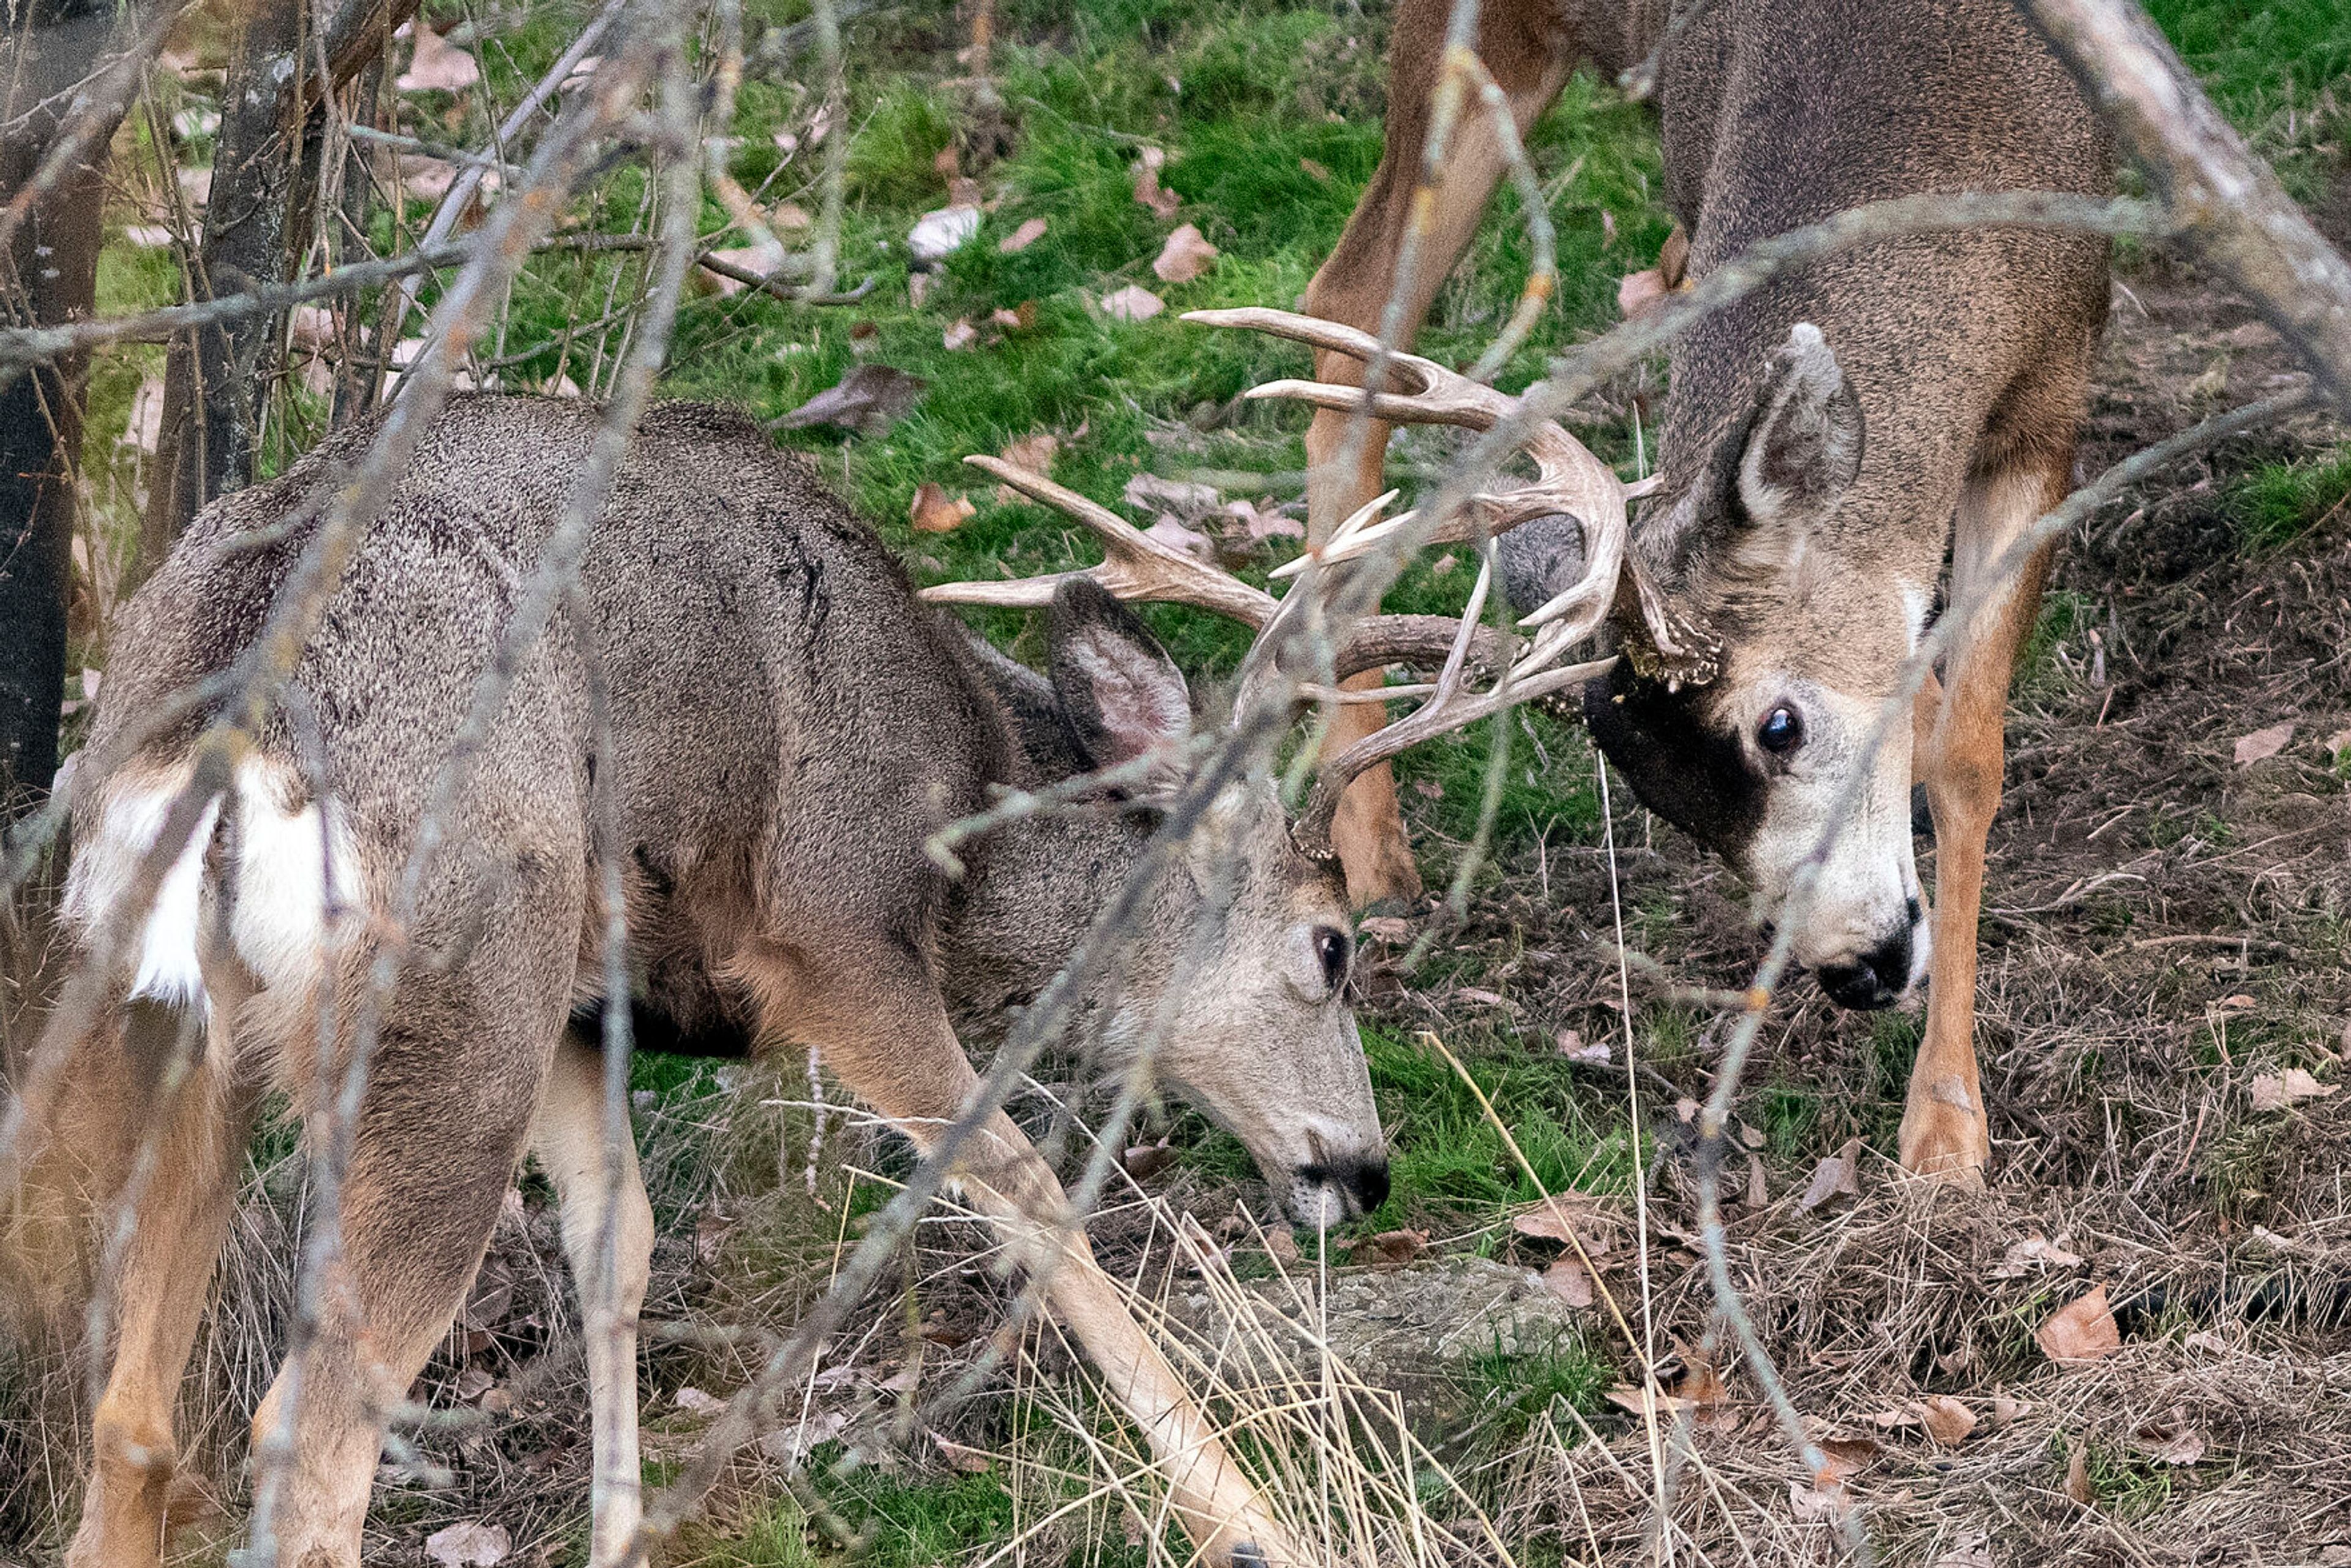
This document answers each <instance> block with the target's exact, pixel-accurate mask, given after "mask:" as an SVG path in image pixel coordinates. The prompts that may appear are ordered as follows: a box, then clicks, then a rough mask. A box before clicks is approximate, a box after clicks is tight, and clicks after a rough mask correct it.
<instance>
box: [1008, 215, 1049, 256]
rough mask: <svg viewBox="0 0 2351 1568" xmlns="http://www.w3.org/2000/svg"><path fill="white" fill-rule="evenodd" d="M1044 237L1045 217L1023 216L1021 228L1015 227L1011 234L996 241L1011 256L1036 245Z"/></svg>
mask: <svg viewBox="0 0 2351 1568" xmlns="http://www.w3.org/2000/svg"><path fill="white" fill-rule="evenodd" d="M1044 237H1045V220H1044V219H1042V218H1023V219H1022V220H1021V221H1020V226H1019V228H1017V229H1014V230H1013V231H1012V232H1011V233H1010V234H1008V235H1005V236H1004V237H1003V238H1002V239H1000V240H998V241H997V242H996V248H997V249H998V250H1000V251H1002V252H1003V253H1004V254H1005V255H1007V256H1010V255H1012V254H1014V253H1015V252H1017V251H1024V250H1027V249H1028V248H1029V246H1032V245H1035V244H1036V243H1037V242H1038V241H1039V240H1040V239H1043V238H1044Z"/></svg>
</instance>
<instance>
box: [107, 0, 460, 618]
mask: <svg viewBox="0 0 2351 1568" xmlns="http://www.w3.org/2000/svg"><path fill="white" fill-rule="evenodd" d="M415 9H416V0H344V3H343V4H341V5H324V6H319V7H317V8H316V12H315V14H316V15H319V16H323V17H324V18H325V19H324V20H323V21H322V22H320V23H319V25H320V26H323V28H324V29H325V33H326V37H325V38H324V40H323V46H322V44H321V41H320V40H319V39H318V38H315V37H312V36H311V35H310V34H309V32H308V30H307V28H308V22H309V19H310V17H311V16H313V15H314V12H313V9H312V8H311V7H309V6H308V5H305V4H304V3H303V0H257V3H256V4H253V5H248V6H246V7H244V8H241V9H240V10H238V11H237V12H236V13H235V15H236V16H238V17H239V22H240V26H239V30H238V33H237V35H236V38H235V45H234V47H233V48H232V50H231V54H230V58H229V67H228V76H227V80H226V83H225V89H224V91H223V93H222V108H221V129H220V141H219V144H218V147H217V150H216V152H215V153H214V161H213V178H212V189H211V192H210V196H209V199H208V200H207V202H206V204H205V210H204V239H203V243H202V244H201V245H200V246H198V247H197V255H196V262H195V267H194V274H195V279H196V285H195V287H196V292H197V294H198V296H199V297H200V298H222V297H223V296H225V295H231V294H239V293H243V292H244V291H245V290H246V289H249V288H251V287H254V286H255V285H256V284H262V283H280V282H285V281H287V280H288V279H290V278H292V277H294V276H295V272H296V268H297V267H298V264H299V262H300V260H301V257H302V256H303V255H304V254H305V253H306V252H307V250H308V246H309V241H310V238H311V235H312V232H313V231H312V227H311V224H312V219H313V216H314V213H313V209H314V207H315V206H316V196H317V191H318V171H319V158H320V156H321V155H322V145H323V142H324V141H325V135H326V129H327V128H326V121H325V106H326V101H327V99H329V98H330V97H331V95H332V94H333V93H334V92H335V91H337V90H338V89H340V88H341V87H343V86H344V85H345V84H346V83H348V82H349V81H350V79H351V78H353V77H354V76H356V75H358V74H359V73H360V71H361V70H363V69H366V68H368V67H369V66H370V64H371V62H373V61H375V60H377V59H379V58H381V57H382V55H383V54H384V52H385V45H386V44H387V42H388V41H389V40H390V38H391V37H392V30H393V29H394V28H396V27H397V26H400V24H401V23H402V22H403V21H405V20H407V19H408V17H409V16H412V15H413V13H414V11H415ZM321 53H323V54H324V55H325V56H326V57H327V64H328V75H329V79H328V80H327V81H326V82H324V83H321V82H320V81H319V72H318V60H319V55H320V54H321ZM284 343H285V323H284V319H283V318H282V317H277V316H268V317H260V316H254V317H246V318H245V319H241V320H238V321H235V322H232V323H227V324H224V325H223V326H220V327H216V328H211V329H204V330H200V331H197V332H193V333H191V334H188V335H187V336H185V337H182V338H179V339H175V340H173V341H172V347H171V350H170V353H169V356H168V358H167V360H166V363H165V369H164V377H163V427H162V438H161V441H160V442H159V444H158V445H157V448H156V454H155V483H154V486H153V487H152V490H151V491H150V493H149V497H148V503H147V516H146V518H145V527H144V528H143V529H142V531H141V540H140V546H141V549H140V555H141V571H144V570H149V569H150V568H152V564H153V563H154V562H156V561H159V560H161V559H162V558H163V555H164V552H165V551H167V550H169V549H171V547H172V540H173V539H175V538H178V537H179V534H180V530H181V529H182V528H184V527H186V526H187V522H188V519H189V518H191V517H194V516H195V515H196V513H197V512H199V511H201V510H202V509H203V508H204V504H205V503H206V502H207V501H210V500H212V499H213V498H214V497H216V496H222V495H225V494H227V493H228V492H229V491H231V490H237V489H242V488H244V487H245V486H246V485H249V484H251V483H252V482H253V479H254V463H255V459H256V456H257V455H258V452H259V445H260V439H261V413H262V400H263V398H264V396H265V395H266V391H267V389H268V387H269V385H270V384H271V382H273V381H274V380H275V379H276V377H277V371H278V368H279V361H280V359H281V357H282V349H283V346H284Z"/></svg>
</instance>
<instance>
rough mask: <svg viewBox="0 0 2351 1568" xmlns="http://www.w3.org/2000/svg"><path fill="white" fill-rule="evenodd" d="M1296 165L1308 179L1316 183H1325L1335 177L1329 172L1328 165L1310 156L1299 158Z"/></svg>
mask: <svg viewBox="0 0 2351 1568" xmlns="http://www.w3.org/2000/svg"><path fill="white" fill-rule="evenodd" d="M1298 167H1299V168H1300V169H1301V170H1302V171H1304V172H1305V174H1306V177H1307V178H1308V179H1310V180H1312V181H1314V182H1315V183H1318V184H1323V185H1327V184H1329V183H1331V182H1332V179H1334V178H1335V177H1336V176H1334V175H1333V174H1332V172H1331V170H1330V168H1329V166H1328V165H1326V164H1322V163H1317V162H1315V161H1314V160H1313V159H1311V158H1301V159H1300V160H1299V161H1298Z"/></svg>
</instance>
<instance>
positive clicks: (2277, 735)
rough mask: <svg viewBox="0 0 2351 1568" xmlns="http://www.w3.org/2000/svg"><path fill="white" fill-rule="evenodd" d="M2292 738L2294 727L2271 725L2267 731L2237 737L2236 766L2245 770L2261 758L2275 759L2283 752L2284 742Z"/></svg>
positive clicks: (2258, 730) (2260, 730)
mask: <svg viewBox="0 0 2351 1568" xmlns="http://www.w3.org/2000/svg"><path fill="white" fill-rule="evenodd" d="M2293 738H2294V726H2293V725H2292V724H2291V723H2287V724H2273V725H2272V726H2270V727H2268V728H2267V729H2257V730H2255V731H2253V733H2252V734H2251V735H2241V736H2239V737H2237V766H2238V767H2240V768H2246V767H2250V766H2252V764H2253V763H2256V762H2259V761H2261V760H2262V758H2267V757H2275V756H2276V755H2277V754H2278V753H2279V752H2281V751H2283V750H2284V749H2285V747H2286V742H2288V741H2290V740H2292V739H2293Z"/></svg>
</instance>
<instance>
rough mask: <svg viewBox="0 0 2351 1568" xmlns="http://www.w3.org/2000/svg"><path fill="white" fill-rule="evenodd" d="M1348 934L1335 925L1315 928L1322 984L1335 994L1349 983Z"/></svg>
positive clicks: (1316, 958) (1315, 953)
mask: <svg viewBox="0 0 2351 1568" xmlns="http://www.w3.org/2000/svg"><path fill="white" fill-rule="evenodd" d="M1348 950H1349V949H1348V943H1347V934H1346V933H1345V932H1343V931H1341V930H1339V929H1338V928H1337V927H1335V926H1331V925H1318V926H1316V927H1315V928H1314V961H1315V962H1316V963H1318V964H1320V965H1322V984H1323V986H1324V988H1327V989H1328V990H1329V991H1330V992H1331V993H1332V995H1333V996H1335V995H1337V994H1338V990H1339V988H1340V987H1341V986H1343V985H1345V984H1346V983H1347V955H1348Z"/></svg>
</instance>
